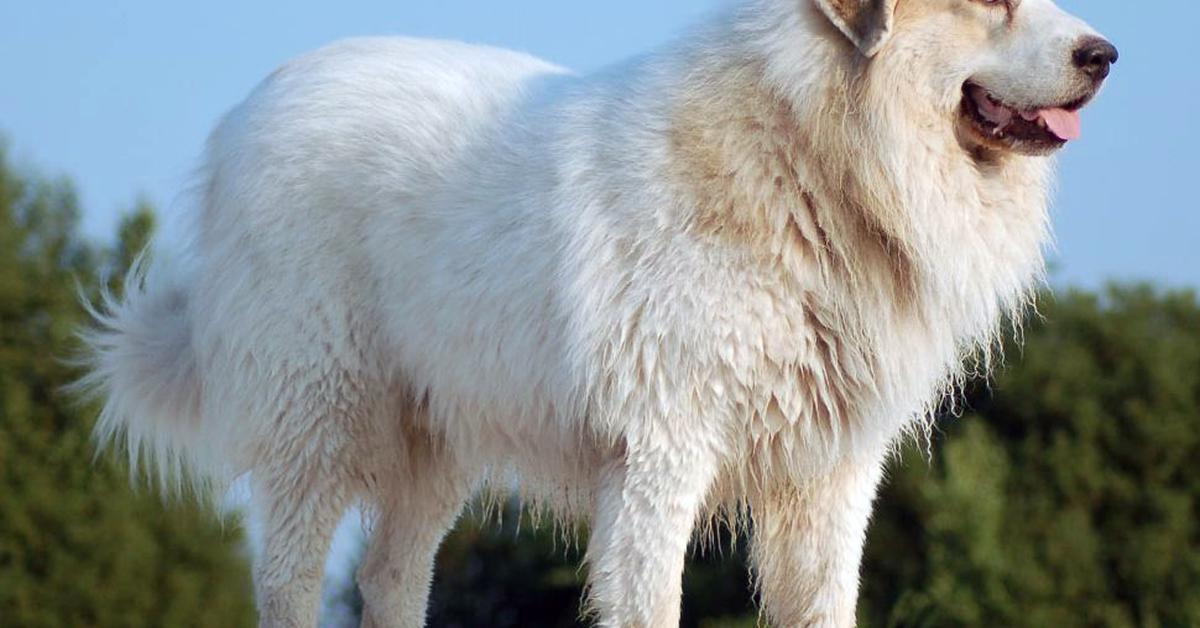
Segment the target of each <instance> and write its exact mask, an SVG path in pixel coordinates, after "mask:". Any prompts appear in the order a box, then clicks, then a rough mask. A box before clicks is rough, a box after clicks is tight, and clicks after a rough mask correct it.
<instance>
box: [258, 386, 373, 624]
mask: <svg viewBox="0 0 1200 628" xmlns="http://www.w3.org/2000/svg"><path fill="white" fill-rule="evenodd" d="M277 381H281V382H284V383H283V385H282V386H281V388H280V389H279V391H278V392H276V394H275V395H273V396H271V397H269V398H270V399H273V401H272V402H271V403H272V405H273V407H275V408H276V413H275V415H274V420H273V421H271V422H270V423H268V424H265V425H263V426H262V427H261V428H260V429H261V430H262V431H261V432H260V433H259V434H258V436H257V438H256V441H257V447H256V454H257V455H256V456H255V457H254V459H253V460H252V461H251V462H250V467H251V468H250V481H251V491H252V494H251V499H252V501H251V507H252V509H253V511H252V515H253V516H254V518H255V519H256V521H257V523H258V527H259V529H260V531H261V533H262V541H261V543H260V547H259V554H258V556H257V557H256V560H255V565H254V584H255V592H256V596H257V601H258V610H259V625H260V626H261V627H263V628H309V627H311V626H315V625H316V623H317V612H318V609H319V603H320V597H321V584H322V580H323V576H324V570H325V562H326V558H327V556H328V553H329V546H330V543H331V541H332V537H333V533H334V531H335V530H336V528H337V525H338V523H339V522H340V520H341V518H342V516H343V514H344V513H345V510H346V509H347V507H348V506H349V505H350V504H351V503H352V502H353V501H354V500H355V499H356V498H358V497H359V495H360V494H361V492H362V491H363V484H362V477H363V474H362V471H361V463H360V462H359V458H360V455H359V454H360V451H361V449H362V441H364V440H369V438H366V437H365V436H364V434H369V429H370V426H371V425H373V423H372V421H373V420H374V418H375V417H376V416H377V415H378V414H379V407H378V406H377V404H375V403H372V401H373V398H372V394H374V393H375V392H377V391H378V389H379V386H378V385H373V383H372V382H371V380H370V379H369V378H368V377H366V376H364V375H363V373H362V372H361V371H350V370H348V369H346V368H330V369H324V370H320V371H318V370H316V369H312V368H307V367H306V368H303V369H299V370H297V371H294V372H291V373H289V374H287V376H283V377H279V378H278V380H277ZM261 393H262V394H264V395H269V394H270V391H269V390H262V391H261Z"/></svg>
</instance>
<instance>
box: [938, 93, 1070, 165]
mask: <svg viewBox="0 0 1200 628" xmlns="http://www.w3.org/2000/svg"><path fill="white" fill-rule="evenodd" d="M1089 99H1090V96H1084V97H1082V98H1079V99H1077V100H1075V101H1072V102H1069V103H1066V104H1061V105H1053V106H1048V107H1029V108H1022V107H1016V106H1013V105H1009V104H1006V103H1005V102H1003V101H1002V100H1001V99H999V98H997V97H996V96H995V95H994V94H992V92H990V91H988V90H987V88H985V87H983V86H981V85H979V84H977V83H973V82H970V81H968V82H967V83H966V84H965V85H963V99H962V104H961V106H960V111H959V118H960V122H961V124H960V127H961V129H960V130H961V131H963V132H964V134H965V135H966V137H965V138H964V139H965V140H967V141H968V142H969V143H970V144H971V145H972V146H971V147H972V148H977V147H982V148H986V149H991V150H997V151H1009V152H1014V153H1019V154H1022V155H1048V154H1050V153H1053V152H1054V151H1056V150H1058V149H1060V148H1062V147H1063V146H1065V145H1066V144H1067V142H1069V141H1071V140H1074V139H1078V138H1079V136H1080V134H1081V123H1080V119H1079V110H1080V109H1082V108H1083V106H1084V105H1086V104H1087V101H1088V100H1089Z"/></svg>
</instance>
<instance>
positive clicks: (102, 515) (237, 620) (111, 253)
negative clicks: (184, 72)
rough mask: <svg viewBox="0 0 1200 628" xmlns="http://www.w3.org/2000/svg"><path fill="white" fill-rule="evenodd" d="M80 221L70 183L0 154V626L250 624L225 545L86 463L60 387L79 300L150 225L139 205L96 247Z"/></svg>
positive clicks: (109, 466) (244, 580)
mask: <svg viewBox="0 0 1200 628" xmlns="http://www.w3.org/2000/svg"><path fill="white" fill-rule="evenodd" d="M78 219H79V208H78V202H77V200H76V195H75V193H74V191H73V189H72V188H71V186H70V184H69V183H67V182H64V181H58V182H50V181H44V180H41V179H38V178H36V177H32V176H27V175H22V174H20V173H18V172H17V171H16V170H15V169H14V168H13V167H12V166H11V165H10V164H9V163H8V159H7V156H6V154H5V153H4V151H3V150H2V147H0V624H2V625H6V626H25V627H36V626H214V627H216V626H237V625H247V624H249V623H250V622H252V620H253V604H252V601H251V598H250V594H249V590H250V587H249V579H248V575H247V570H246V568H245V566H244V564H243V563H244V561H243V560H242V558H241V556H240V553H239V551H238V550H237V549H236V548H237V545H236V542H237V537H236V535H235V534H230V533H228V532H227V531H225V530H223V529H222V528H221V526H220V525H219V524H218V522H217V521H216V519H215V517H213V516H212V515H211V514H201V512H200V511H199V510H198V509H197V508H195V507H192V506H188V505H175V506H172V507H168V508H164V507H163V506H162V505H161V504H162V502H161V500H160V499H159V498H158V496H156V495H153V494H150V492H149V491H148V490H147V491H142V492H140V493H139V492H137V491H134V490H132V489H131V488H130V486H129V485H130V483H129V476H128V474H127V472H126V471H125V470H124V468H123V465H122V464H119V463H115V462H113V461H112V460H110V459H109V458H108V457H101V458H100V459H98V460H96V457H95V453H94V450H93V447H92V443H91V441H90V432H91V426H92V420H93V417H94V416H95V413H96V412H95V411H96V408H94V407H81V406H80V405H79V404H78V402H77V400H75V399H73V398H72V397H71V396H69V395H68V394H66V393H65V392H64V390H63V387H64V386H65V385H66V384H68V383H69V382H70V381H72V380H73V379H74V378H75V376H77V375H78V373H77V372H75V370H74V369H73V368H72V367H71V366H69V364H68V362H69V360H67V358H70V357H71V355H72V354H73V353H74V352H76V351H77V350H78V346H77V344H76V339H75V333H76V331H77V330H78V325H79V324H80V323H82V322H83V320H84V318H83V312H82V311H81V310H82V308H81V307H80V305H79V302H80V301H79V298H80V294H79V292H80V291H82V292H83V293H84V294H85V295H91V296H95V294H96V293H97V292H98V289H99V287H100V284H101V282H102V281H103V280H104V278H105V277H116V278H119V277H121V276H123V271H124V269H125V268H126V267H127V266H128V265H129V263H130V261H131V260H132V259H133V256H134V255H135V254H136V252H137V251H139V250H141V248H142V247H143V245H144V244H145V242H146V241H147V239H148V237H149V235H150V233H151V231H152V230H153V224H154V223H153V214H152V213H151V212H150V210H149V207H148V206H145V205H143V206H141V207H140V208H139V210H138V211H137V212H135V213H133V214H132V215H130V216H129V217H128V218H126V219H125V220H124V222H123V223H122V225H121V230H120V231H121V233H120V240H119V242H118V244H117V246H116V248H115V249H113V250H108V251H105V250H100V249H98V248H96V247H94V246H91V245H89V244H87V243H85V242H84V241H83V240H81V238H80V237H79V234H78ZM115 282H119V279H117V280H114V283H115Z"/></svg>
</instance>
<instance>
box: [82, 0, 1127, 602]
mask: <svg viewBox="0 0 1200 628" xmlns="http://www.w3.org/2000/svg"><path fill="white" fill-rule="evenodd" d="M1015 6H1016V5H1011V6H1010V5H1005V6H991V5H989V4H988V3H982V2H976V1H975V0H912V1H910V2H901V3H897V2H896V1H895V0H883V1H878V2H875V1H872V2H867V1H863V2H853V1H848V0H847V1H842V0H839V1H832V0H748V1H747V2H745V3H744V4H743V5H742V6H740V7H738V8H737V9H735V10H733V11H731V12H729V13H727V14H724V15H722V16H720V17H718V18H716V19H714V20H713V22H712V23H711V24H710V25H709V26H708V27H707V28H706V29H704V30H701V31H698V32H697V33H696V34H695V35H694V36H693V37H692V38H690V39H688V40H685V41H683V42H681V43H679V44H677V45H674V46H671V47H668V48H666V49H664V50H662V51H660V52H659V53H657V54H654V55H651V56H648V57H645V58H642V59H639V60H637V61H634V62H631V63H629V64H627V65H625V66H622V67H620V68H617V69H614V70H611V71H608V72H606V73H604V74H602V75H599V76H596V77H582V78H581V77H575V76H572V75H569V74H567V73H565V72H564V71H563V70H561V69H559V68H556V67H554V66H552V65H550V64H548V63H545V62H542V61H539V60H537V59H533V58H531V57H528V56H525V55H521V54H518V53H512V52H506V51H501V50H496V49H490V48H483V47H475V46H468V45H465V44H455V43H449V42H429V41H418V40H408V39H365V40H353V41H348V42H343V43H340V44H335V45H333V46H330V47H328V48H325V49H322V50H320V51H318V52H315V53H312V54H310V55H307V56H304V57H302V58H300V59H297V60H296V61H294V62H292V63H290V64H288V65H287V66H285V67H284V68H282V69H280V70H279V71H277V72H276V73H274V74H272V75H271V76H270V77H269V78H268V79H267V80H266V81H264V83H263V84H262V85H260V86H259V87H258V88H257V89H256V90H255V91H254V93H253V94H251V96H250V97H249V98H248V99H247V100H246V101H245V102H243V103H242V104H240V105H239V106H238V107H237V108H235V109H234V110H233V111H232V112H230V114H229V115H228V116H226V118H225V119H224V120H223V121H222V123H221V124H220V125H219V126H218V128H217V130H216V131H215V132H214V134H213V136H212V138H211V140H210V143H209V149H208V158H207V163H206V170H205V178H206V179H205V185H204V186H203V193H202V198H200V199H199V204H200V206H201V207H200V210H199V212H198V214H197V216H196V227H195V233H194V234H193V235H194V239H195V244H194V246H193V250H192V251H191V254H192V256H191V257H193V258H194V262H193V263H191V264H190V265H189V266H188V267H187V268H186V271H181V272H175V271H172V270H170V267H168V266H162V265H160V263H159V262H155V263H154V264H153V265H152V266H151V269H150V275H149V278H148V279H147V280H146V281H144V282H142V281H140V280H136V279H135V280H133V281H131V282H130V286H132V288H131V290H130V291H129V293H128V294H127V295H126V296H125V298H124V301H120V302H117V301H112V302H109V303H108V304H107V306H106V308H105V311H104V312H102V313H99V314H98V315H97V318H98V320H99V326H98V330H97V331H95V332H93V333H92V334H91V335H90V336H88V339H89V343H90V344H91V347H92V350H93V356H92V364H93V371H92V373H91V375H89V376H88V378H87V379H86V380H85V382H84V385H85V386H90V387H92V388H94V389H96V390H98V391H99V392H100V393H101V394H103V395H104V397H105V406H104V410H103V414H102V418H101V421H100V423H99V427H98V429H97V436H98V437H99V439H100V440H101V441H103V442H108V441H111V440H114V439H115V438H118V437H120V436H121V435H124V439H125V444H126V446H127V449H128V450H129V452H130V456H131V462H132V463H133V464H137V463H138V462H139V461H146V462H149V463H150V466H152V467H153V468H154V470H155V471H156V472H157V474H158V475H159V476H160V477H161V478H163V479H164V480H166V481H167V482H168V484H170V483H173V482H175V481H177V480H178V479H179V478H181V477H183V476H184V475H185V474H187V475H190V476H191V477H196V478H200V481H201V483H203V484H211V485H214V486H217V487H220V486H221V485H223V484H225V483H227V482H229V481H230V480H232V479H233V478H234V477H236V476H239V475H241V474H244V473H247V472H249V473H250V477H251V484H252V487H253V494H254V498H253V507H254V509H255V511H256V512H257V513H258V515H259V518H260V519H261V520H262V521H263V524H264V529H265V542H264V544H263V548H262V550H261V553H260V555H259V556H258V557H257V558H256V561H255V582H256V587H257V593H258V599H259V607H260V613H261V617H262V619H261V621H262V623H263V624H264V625H269V626H294V625H311V624H312V623H313V622H314V617H315V610H316V592H317V591H318V590H319V583H320V576H321V565H322V563H323V556H324V551H325V549H326V548H327V547H328V543H329V536H330V534H331V533H332V531H333V528H334V525H335V524H336V522H337V520H338V519H339V517H340V516H341V514H342V511H343V510H344V509H345V508H346V507H347V506H348V505H349V504H351V503H353V502H361V503H363V504H365V505H366V507H367V508H368V509H369V510H370V512H371V520H372V522H373V523H372V539H371V543H370V548H369V550H368V553H367V556H366V559H365V563H364V566H363V569H362V572H361V573H360V575H359V581H360V584H361V586H362V589H363V592H364V598H365V608H364V622H365V623H366V624H367V625H372V626H382V625H397V626H414V625H420V624H421V623H423V621H424V613H425V605H426V601H427V597H428V592H429V585H430V574H431V569H432V563H433V557H434V555H435V553H436V550H437V547H438V544H439V543H440V540H441V538H442V536H443V535H444V533H445V532H446V530H447V529H449V527H450V526H451V525H452V524H453V522H454V521H455V519H456V518H457V516H458V513H459V511H460V509H461V508H462V504H463V503H464V502H465V501H467V500H468V499H469V497H470V496H471V495H472V494H473V493H475V492H476V491H478V490H479V489H480V488H481V487H483V486H484V485H488V484H490V486H491V487H492V488H493V489H496V490H500V491H507V490H512V489H515V490H518V491H520V492H521V494H522V495H523V496H526V497H527V498H528V499H530V500H531V501H533V502H536V503H538V504H539V505H542V506H544V507H545V508H546V509H548V510H549V511H551V512H553V513H555V514H556V515H557V516H559V517H562V518H563V519H564V520H566V519H571V520H573V519H581V520H587V521H588V522H589V523H590V529H591V530H592V534H591V537H590V539H589V540H588V546H587V551H586V558H587V565H588V570H589V588H588V605H589V608H591V609H593V610H594V611H595V617H596V618H597V620H598V622H599V623H600V624H601V625H604V626H669V625H673V624H676V623H678V618H679V590H680V582H681V573H682V569H683V563H684V557H685V555H686V548H687V545H688V542H689V539H690V538H691V536H692V531H693V529H694V528H695V527H697V523H698V522H700V523H701V524H703V523H704V522H707V521H711V520H712V517H713V516H714V515H725V516H729V517H731V518H732V520H733V521H734V523H742V522H744V521H745V520H746V518H747V517H749V518H751V519H753V522H752V525H751V526H750V527H751V528H752V532H753V541H752V547H751V555H752V558H753V562H754V568H755V579H756V583H757V586H758V588H759V591H760V592H761V594H762V595H761V598H762V603H763V606H764V609H763V610H764V615H765V616H766V617H767V618H768V619H769V620H770V621H771V622H772V623H774V624H777V625H781V626H792V625H814V626H815V625H820V626H846V625H851V624H853V621H854V620H853V616H854V606H855V596H856V592H857V569H858V563H859V558H860V555H861V549H862V541H863V536H864V534H865V530H866V525H867V521H868V519H869V515H870V511H871V503H872V500H873V497H874V494H875V490H876V486H877V484H878V482H879V479H880V476H881V474H882V469H883V465H884V462H885V461H886V459H887V456H888V455H889V452H890V451H891V450H892V449H893V448H894V446H895V444H896V442H897V441H898V439H901V438H903V437H904V435H905V434H909V433H920V432H922V431H923V430H924V429H928V425H929V423H928V421H929V417H930V415H931V409H932V408H935V407H936V406H937V405H938V404H939V403H941V401H942V400H943V398H944V397H945V396H946V395H947V394H949V393H950V392H951V391H953V389H954V388H955V386H956V385H957V384H959V383H960V382H961V381H963V379H964V378H965V377H966V376H967V374H968V372H969V367H970V363H969V362H968V361H967V360H968V359H969V358H970V357H972V356H983V358H982V360H983V361H984V363H985V364H986V362H987V360H988V356H989V355H990V353H989V351H990V350H991V347H993V346H994V345H995V341H996V338H997V334H998V333H1000V329H1001V323H1002V321H1003V320H1005V319H1006V318H1007V319H1009V320H1012V321H1019V320H1020V317H1021V316H1022V313H1023V311H1024V310H1025V309H1026V308H1027V306H1028V304H1029V300H1030V294H1031V290H1032V288H1033V287H1034V286H1036V285H1037V282H1038V281H1039V280H1040V279H1041V275H1042V272H1043V270H1042V269H1043V262H1042V247H1043V246H1044V245H1045V243H1046V241H1047V240H1048V237H1049V236H1048V224H1047V212H1046V203H1047V192H1046V189H1047V186H1048V184H1049V173H1050V162H1049V160H1048V159H1047V158H1046V157H1045V156H1043V153H1045V152H1048V151H1049V150H1053V149H1055V148H1057V147H1058V146H1060V145H1061V143H1062V142H1061V141H1060V140H1062V138H1061V137H1060V136H1059V135H1057V134H1056V133H1061V134H1062V135H1073V134H1074V133H1075V130H1076V129H1075V128H1074V126H1073V125H1074V124H1075V122H1077V119H1076V118H1074V117H1072V116H1075V115H1076V114H1075V112H1074V110H1072V109H1071V107H1072V106H1073V105H1074V103H1076V102H1085V101H1086V100H1087V99H1088V98H1090V97H1091V96H1092V95H1094V94H1095V92H1096V90H1098V89H1099V86H1100V80H1097V79H1096V78H1095V77H1098V76H1100V75H1101V71H1100V69H1099V68H1098V67H1094V66H1093V65H1088V66H1087V67H1084V66H1081V65H1079V64H1078V63H1077V64H1076V65H1074V66H1072V63H1071V59H1072V58H1073V56H1072V55H1071V54H1069V53H1070V52H1071V50H1070V48H1071V47H1072V46H1083V45H1090V46H1096V45H1097V44H1096V43H1095V39H1096V36H1095V35H1094V33H1092V31H1091V30H1090V29H1088V28H1087V27H1086V26H1085V25H1083V24H1082V23H1081V22H1078V20H1075V19H1074V18H1071V17H1069V16H1066V15H1065V14H1063V13H1061V12H1060V11H1058V9H1057V8H1055V7H1054V6H1053V4H1052V3H1051V2H1050V1H1049V0H1025V1H1024V2H1022V3H1021V4H1020V5H1019V9H1017V8H1014V7H1015ZM1087 42H1090V43H1087ZM1097 54H1099V53H1097ZM1082 56H1083V55H1076V57H1082ZM1094 56H1095V55H1093V57H1094ZM1006 58H1021V59H1025V60H1026V61H1027V64H1026V66H1019V65H1012V64H1010V63H1006V62H1004V61H1002V60H1003V59H1006ZM1056 59H1057V60H1058V61H1055V60H1056ZM1089 63H1092V62H1091V61H1089ZM1030 68H1034V69H1035V70H1036V72H1035V73H1036V76H1031V75H1030ZM1106 69H1107V68H1105V70H1106ZM1103 74H1107V72H1103ZM1081 75H1083V76H1082V78H1081ZM1088 77H1091V78H1088ZM980 89H983V90H985V91H986V92H987V93H988V94H991V95H992V96H994V97H995V98H996V100H997V102H1001V101H1002V102H1005V103H1018V104H1014V105H1012V106H1013V107H1017V109H1014V111H1018V110H1019V111H1018V113H1021V115H1022V116H1023V119H1025V120H1026V121H1027V122H1028V121H1030V120H1037V119H1039V116H1045V117H1047V118H1048V119H1049V120H1050V121H1051V122H1052V123H1053V124H1047V125H1046V128H1041V127H1040V126H1039V125H1038V124H1037V123H1036V122H1035V123H1031V124H1030V125H1026V126H1025V127H1022V128H1021V129H1019V130H1020V131H1021V134H1020V136H1019V137H1000V136H997V135H995V134H991V135H984V134H981V133H980V132H979V131H980V129H981V128H983V127H980V122H979V120H978V116H976V115H974V114H978V113H979V112H977V111H973V110H972V109H971V107H972V106H978V105H979V101H978V98H979V96H978V95H979V94H980V93H982V92H980V91H978V90H980ZM989 102H990V101H989ZM989 107H990V105H989ZM1022 112H1023V113H1022ZM987 113H990V115H991V116H992V118H988V117H987V116H984V118H985V121H987V120H992V119H999V118H1003V117H1004V115H1001V114H1000V113H997V110H995V109H994V108H988V109H987ZM985 130H986V129H985ZM159 255H160V257H161V255H162V252H159ZM218 490H219V489H218Z"/></svg>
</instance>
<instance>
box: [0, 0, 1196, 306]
mask: <svg viewBox="0 0 1200 628" xmlns="http://www.w3.org/2000/svg"><path fill="white" fill-rule="evenodd" d="M721 4H724V0H656V1H653V2H645V1H644V0H643V1H634V0H609V1H607V2H564V1H563V0H504V1H498V0H441V1H437V2H435V1H433V0H392V1H389V2H385V1H382V0H343V1H341V2H337V3H333V2H316V1H314V0H297V1H294V2H287V3H284V2H276V3H268V2H246V1H244V0H242V1H237V2H235V1H233V0H209V1H207V2H186V3H182V2H161V1H151V0H106V1H104V2H97V1H95V0H86V1H85V0H72V1H66V2H62V1H60V2H55V1H53V0H46V1H43V2H21V1H18V0H5V1H4V2H2V3H0V76H3V77H4V88H3V90H0V133H3V134H5V135H7V136H8V139H9V141H10V144H11V146H12V148H13V149H14V153H15V156H16V157H17V159H18V161H19V163H21V164H23V165H26V166H28V167H31V168H35V169H37V170H38V171H40V172H42V173H44V174H50V175H58V174H64V175H69V176H71V177H73V178H74V179H75V180H76V181H77V182H78V185H79V189H80V193H81V195H82V198H83V202H84V206H85V208H87V213H86V215H85V221H84V224H85V229H86V230H87V232H88V233H89V234H90V235H92V236H93V237H96V238H107V237H108V236H109V234H111V233H112V232H113V225H114V224H115V221H116V217H117V216H118V215H119V214H120V212H122V211H124V210H126V209H128V208H129V207H131V206H132V205H133V202H134V201H135V199H136V198H138V196H139V195H144V196H145V197H147V198H149V199H150V200H152V201H153V202H155V203H156V204H158V205H159V206H160V207H164V208H165V209H166V210H167V211H168V212H170V211H172V203H173V201H174V199H175V198H176V195H177V193H178V191H179V190H180V189H182V188H183V186H184V185H185V183H186V181H187V178H188V173H189V172H190V171H191V170H192V169H193V168H194V167H195V165H196V163H197V158H198V156H199V153H200V149H201V147H202V145H203V141H204V138H205V136H206V135H207V133H208V130H209V129H210V128H211V126H212V125H213V123H214V122H215V121H216V119H217V118H218V117H219V116H220V115H221V113H222V112H224V111H225V110H226V109H228V108H229V107H230V106H232V105H233V104H234V103H236V102H237V101H238V100H239V99H241V98H242V97H244V96H245V94H246V93H247V92H248V91H249V89H250V88H251V87H252V86H253V85H254V84H255V83H256V82H258V80H259V79H261V78H262V77H263V76H265V75H266V74H267V73H269V72H270V71H271V70H272V69H274V68H275V67H276V66H277V65H278V64H280V63H281V62H283V61H284V60H286V59H288V58H289V57H291V56H294V55H296V54H298V53H300V52H303V51H306V50H309V49H312V48H315V47H317V46H320V45H321V44H323V43H326V42H329V41H331V40H334V39H338V38H341V37H346V36H352V35H366V34H407V35H420V36H433V37H444V38H454V39H464V40H468V41H474V42H483V43H490V44H495V45H501V46H507V47H512V48H517V49H521V50H525V51H528V52H532V53H534V54H537V55H539V56H542V57H545V58H548V59H550V60H552V61H555V62H557V63H560V64H563V65H566V66H569V67H573V68H575V69H577V70H581V71H588V70H594V69H597V68H599V67H602V66H604V65H606V64H608V63H611V62H613V61H616V60H619V59H621V58H623V57H626V56H628V55H630V54H633V53H636V52H638V51H642V50H646V49H648V48H651V47H653V46H654V45H656V44H658V43H661V42H663V41H666V40H667V39H669V38H670V37H671V36H672V35H673V34H675V33H678V32H679V31H680V30H681V29H682V28H684V27H686V26H687V25H688V24H689V23H692V22H694V21H696V20H697V19H698V18H700V17H701V16H703V15H704V14H706V13H708V12H710V11H712V10H713V9H714V8H716V7H718V6H720V5H721ZM1061 4H1062V5H1063V6H1064V8H1067V9H1068V10H1071V11H1072V12H1074V13H1077V14H1079V15H1081V16H1083V17H1085V18H1086V19H1087V20H1088V21H1090V22H1091V23H1092V24H1093V25H1095V26H1096V27H1097V28H1099V29H1100V30H1102V31H1103V32H1104V33H1105V34H1107V35H1108V36H1109V37H1110V38H1111V39H1113V41H1115V42H1116V43H1117V45H1118V46H1119V47H1120V48H1121V53H1122V57H1121V62H1120V63H1119V64H1118V65H1117V67H1116V70H1115V72H1114V75H1113V78H1112V80H1111V81H1110V85H1109V88H1108V89H1107V90H1106V92H1105V94H1104V95H1103V96H1102V97H1101V98H1100V100H1099V101H1098V102H1097V103H1096V104H1095V105H1093V106H1092V107H1091V108H1089V109H1088V110H1087V111H1086V112H1085V114H1084V136H1083V139H1082V140H1080V141H1079V142H1077V143H1075V144H1073V145H1071V146H1070V147H1068V148H1067V150H1066V151H1065V153H1064V155H1063V157H1062V159H1061V162H1060V163H1061V167H1060V171H1061V178H1060V184H1059V193H1058V202H1057V203H1056V209H1055V224H1056V230H1057V232H1058V243H1059V245H1058V250H1057V252H1056V253H1055V255H1054V257H1055V264H1056V267H1057V271H1056V276H1055V282H1056V283H1060V284H1062V283H1070V284H1081V285H1086V286H1092V287H1094V286H1097V285H1099V284H1100V283H1102V282H1103V281H1105V280H1106V279H1152V280H1155V281H1158V282H1160V283H1165V284H1168V285H1173V286H1181V285H1189V286H1200V212H1198V211H1197V208H1198V207H1200V203H1197V201H1196V200H1195V197H1196V194H1195V192H1194V191H1193V188H1195V187H1196V186H1197V179H1198V178H1200V124H1198V123H1197V122H1196V121H1195V119H1194V118H1193V117H1192V116H1193V115H1195V111H1196V109H1197V107H1198V106H1200V70H1198V65H1197V63H1196V60H1195V58H1194V57H1195V50H1194V47H1195V44H1194V40H1195V35H1194V31H1195V29H1196V25H1197V24H1200V2H1195V1H1194V0H1156V1H1155V2H1154V3H1153V5H1154V6H1153V8H1150V7H1149V6H1147V3H1142V2H1132V1H1130V0H1063V1H1062V2H1061Z"/></svg>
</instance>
